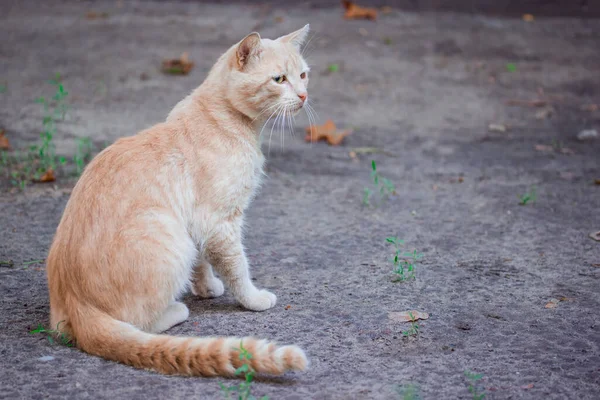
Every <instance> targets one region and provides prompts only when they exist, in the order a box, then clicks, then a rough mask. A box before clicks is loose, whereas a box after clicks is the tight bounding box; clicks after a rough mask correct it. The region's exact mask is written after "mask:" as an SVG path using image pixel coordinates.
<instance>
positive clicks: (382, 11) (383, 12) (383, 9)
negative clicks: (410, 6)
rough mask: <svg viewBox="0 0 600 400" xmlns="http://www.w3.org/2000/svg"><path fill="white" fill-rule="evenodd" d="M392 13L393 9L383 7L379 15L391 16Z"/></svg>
mask: <svg viewBox="0 0 600 400" xmlns="http://www.w3.org/2000/svg"><path fill="white" fill-rule="evenodd" d="M392 11H394V9H393V8H392V7H390V6H383V7H381V13H382V14H391V13H392Z"/></svg>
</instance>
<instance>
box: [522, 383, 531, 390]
mask: <svg viewBox="0 0 600 400" xmlns="http://www.w3.org/2000/svg"><path fill="white" fill-rule="evenodd" d="M521 389H533V383H530V384H529V385H523V386H521Z"/></svg>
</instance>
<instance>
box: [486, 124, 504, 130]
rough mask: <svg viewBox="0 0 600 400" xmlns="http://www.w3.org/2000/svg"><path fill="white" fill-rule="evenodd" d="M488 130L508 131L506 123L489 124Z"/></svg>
mask: <svg viewBox="0 0 600 400" xmlns="http://www.w3.org/2000/svg"><path fill="white" fill-rule="evenodd" d="M488 130H489V131H490V132H506V125H504V124H489V125H488Z"/></svg>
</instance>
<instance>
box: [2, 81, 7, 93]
mask: <svg viewBox="0 0 600 400" xmlns="http://www.w3.org/2000/svg"><path fill="white" fill-rule="evenodd" d="M7 91H8V86H7V85H6V83H0V93H6V92H7Z"/></svg>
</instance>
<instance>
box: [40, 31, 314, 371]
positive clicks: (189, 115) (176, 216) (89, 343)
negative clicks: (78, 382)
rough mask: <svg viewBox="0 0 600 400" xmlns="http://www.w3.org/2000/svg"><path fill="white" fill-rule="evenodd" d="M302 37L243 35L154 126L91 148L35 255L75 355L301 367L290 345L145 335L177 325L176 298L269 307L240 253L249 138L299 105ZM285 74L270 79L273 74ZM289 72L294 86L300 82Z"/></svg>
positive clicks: (251, 173)
mask: <svg viewBox="0 0 600 400" xmlns="http://www.w3.org/2000/svg"><path fill="white" fill-rule="evenodd" d="M307 33H308V25H307V26H305V27H304V28H303V29H301V30H299V31H296V32H293V33H291V34H289V35H286V36H283V37H280V38H279V39H277V40H269V39H261V38H260V36H259V35H258V34H257V33H252V34H250V35H248V36H247V37H246V38H244V39H243V40H242V41H240V42H239V43H238V44H236V45H234V46H232V47H231V48H230V49H229V50H228V51H227V52H226V53H225V54H223V55H222V56H221V57H220V58H219V60H218V61H217V63H216V64H215V65H214V67H213V68H212V69H211V71H210V73H209V75H208V77H207V78H206V80H205V81H204V83H203V84H202V85H201V86H200V87H198V88H197V89H196V90H194V91H193V92H192V94H190V95H189V96H188V97H187V98H185V99H184V100H182V101H181V102H180V103H179V104H177V106H176V107H175V108H174V109H173V110H172V111H171V113H170V114H169V116H168V118H167V120H166V122H164V123H160V124H158V125H155V126H153V127H152V128H149V129H147V130H144V131H142V132H140V133H139V134H137V135H135V136H132V137H127V138H122V139H120V140H118V141H117V142H116V143H115V144H113V145H112V146H110V147H108V148H107V149H105V150H104V151H102V152H101V153H100V154H99V155H98V156H97V157H96V158H95V159H94V160H93V161H92V162H91V163H90V164H89V166H88V167H87V168H86V169H85V171H84V173H83V175H82V176H81V178H80V180H79V182H78V183H77V185H76V186H75V188H74V190H73V193H72V195H71V198H70V200H69V202H68V203H67V206H66V209H65V212H64V215H63V217H62V220H61V222H60V224H59V226H58V229H57V232H56V236H55V238H54V242H53V243H52V247H51V249H50V253H49V255H48V259H47V266H48V285H49V290H50V308H51V324H52V327H56V326H58V329H59V330H60V331H62V332H64V333H66V334H67V335H69V337H71V338H72V339H74V340H75V342H76V344H77V346H78V347H79V348H81V349H82V350H84V351H86V352H88V353H91V354H95V355H98V356H101V357H104V358H107V359H110V360H115V361H120V362H123V363H125V364H129V365H133V366H135V367H139V368H149V369H153V370H156V371H159V372H162V373H167V374H184V375H205V376H214V375H221V376H231V375H233V373H234V371H235V369H236V368H238V367H240V366H241V365H242V363H244V362H248V363H250V366H251V367H252V368H253V369H254V370H256V371H257V372H265V373H272V374H281V373H283V372H285V371H286V370H304V369H306V367H307V363H308V362H307V359H306V356H305V355H304V352H303V351H302V350H301V349H300V348H298V347H296V346H283V347H280V346H277V345H276V344H274V343H271V342H267V341H266V340H257V339H254V338H244V339H243V347H244V348H245V349H247V351H248V352H249V353H251V354H252V355H253V357H252V358H251V359H250V360H249V361H243V360H240V358H239V357H238V355H239V351H238V350H237V348H239V347H240V342H241V340H242V339H239V338H232V337H201V338H195V337H175V336H168V335H158V334H157V333H158V332H162V331H164V330H166V329H169V328H170V327H172V326H173V325H176V324H178V323H181V322H182V321H184V320H185V319H187V317H188V313H189V312H188V309H187V307H186V306H185V305H184V304H183V303H181V302H178V301H177V299H178V298H179V297H180V296H181V295H182V293H184V292H185V291H186V290H187V289H189V288H190V287H191V289H192V291H193V293H194V294H196V295H198V296H200V297H215V296H220V295H222V294H223V292H224V287H223V284H222V283H221V281H220V280H219V279H218V278H217V277H215V275H214V274H213V267H214V269H215V271H216V272H217V273H218V274H219V275H220V276H221V278H222V279H223V280H224V281H225V283H226V284H227V286H228V287H229V288H230V289H231V291H232V293H233V295H234V296H235V298H236V299H237V300H238V301H239V302H240V303H241V304H242V305H243V306H244V307H246V308H248V309H250V310H255V311H262V310H266V309H269V308H271V307H273V306H274V305H275V302H276V297H275V295H274V294H272V293H270V292H268V291H266V290H260V289H257V288H256V287H255V286H254V284H253V283H252V281H251V280H250V275H249V271H248V262H247V260H246V256H245V254H244V248H243V246H242V227H243V213H244V210H245V209H246V208H247V207H248V205H249V204H250V201H251V199H252V197H253V196H254V194H255V191H256V189H257V187H258V186H259V185H260V179H261V175H262V174H263V164H264V157H263V154H262V152H261V149H260V140H259V136H260V135H259V131H260V127H261V126H262V125H263V124H264V123H265V121H266V120H267V117H268V116H269V115H272V114H273V113H274V112H276V111H277V110H279V111H281V109H282V108H281V107H283V106H285V107H287V111H289V112H291V113H295V112H297V111H299V110H300V109H301V108H302V106H303V104H304V100H305V99H306V96H307V94H306V85H307V83H308V77H307V75H306V74H302V73H303V72H306V73H307V70H308V67H307V65H306V63H305V61H304V60H303V58H302V56H301V54H300V51H299V50H300V46H301V45H302V43H303V42H304V40H305V38H306V35H307ZM279 75H285V76H286V78H287V79H286V80H285V81H284V82H282V83H277V82H276V81H275V80H274V77H275V76H279ZM301 75H302V78H301Z"/></svg>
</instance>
